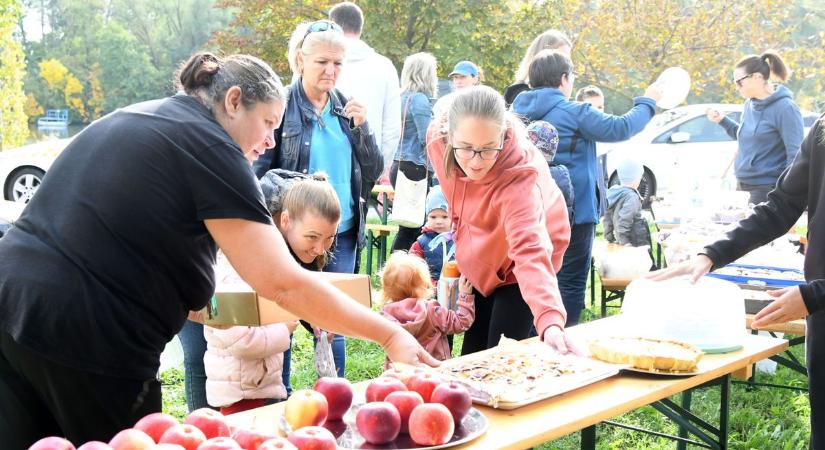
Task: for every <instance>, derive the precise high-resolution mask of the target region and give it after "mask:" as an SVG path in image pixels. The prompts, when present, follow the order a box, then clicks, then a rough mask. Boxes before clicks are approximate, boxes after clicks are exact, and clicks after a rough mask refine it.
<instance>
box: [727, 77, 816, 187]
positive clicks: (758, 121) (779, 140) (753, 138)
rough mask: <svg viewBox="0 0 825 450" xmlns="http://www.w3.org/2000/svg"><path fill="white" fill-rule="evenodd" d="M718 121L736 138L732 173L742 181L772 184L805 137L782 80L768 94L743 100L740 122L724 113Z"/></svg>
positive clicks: (791, 160) (797, 113)
mask: <svg viewBox="0 0 825 450" xmlns="http://www.w3.org/2000/svg"><path fill="white" fill-rule="evenodd" d="M719 125H722V127H724V128H725V131H727V133H728V135H730V137H732V138H733V139H738V140H739V152H738V153H737V154H736V162H735V163H734V174H735V175H736V179H737V180H738V181H740V182H742V183H745V184H755V185H771V186H773V185H775V184H776V180H777V179H779V175H780V174H782V171H783V170H785V168H786V167H788V166H789V165H790V164H791V162H793V159H794V157H795V156H796V154H797V153H798V152H799V146H800V145H801V144H802V138H804V137H805V136H804V126H803V123H802V113H800V112H799V106H797V105H796V103H794V101H793V94H792V93H791V91H790V90H789V89H788V88H786V87H785V86H783V85H781V84H780V85H777V87H776V91H774V93H773V94H771V95H770V96H769V97H768V98H764V99H761V100H760V99H756V98H752V99H748V100H747V101H745V110H744V112H743V113H742V123H736V122H734V121H733V120H731V119H729V118H727V117H725V118H724V119H722V121H721V122H719Z"/></svg>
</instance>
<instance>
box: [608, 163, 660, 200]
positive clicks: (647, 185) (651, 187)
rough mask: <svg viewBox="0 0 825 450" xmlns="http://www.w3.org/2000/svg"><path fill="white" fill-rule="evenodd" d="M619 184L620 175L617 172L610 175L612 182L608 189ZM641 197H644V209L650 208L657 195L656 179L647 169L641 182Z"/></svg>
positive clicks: (609, 182) (610, 181)
mask: <svg viewBox="0 0 825 450" xmlns="http://www.w3.org/2000/svg"><path fill="white" fill-rule="evenodd" d="M617 184H619V175H618V174H617V173H616V172H613V173H612V174H610V180H609V181H608V182H607V186H608V187H613V186H616V185H617ZM638 191H639V195H641V196H642V208H649V207H650V199H651V198H652V197H653V196H655V195H656V178H655V177H654V176H653V173H652V172H651V171H650V170H648V169H647V168H645V171H644V173H643V174H642V180H641V181H640V182H639V189H638Z"/></svg>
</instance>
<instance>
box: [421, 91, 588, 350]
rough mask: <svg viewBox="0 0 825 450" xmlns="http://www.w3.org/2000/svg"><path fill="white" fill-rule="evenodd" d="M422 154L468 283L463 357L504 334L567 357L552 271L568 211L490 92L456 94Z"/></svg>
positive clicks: (518, 127)
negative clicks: (470, 306) (470, 296)
mask: <svg viewBox="0 0 825 450" xmlns="http://www.w3.org/2000/svg"><path fill="white" fill-rule="evenodd" d="M427 152H428V154H429V157H430V161H432V164H433V168H434V169H435V172H436V175H437V176H438V179H439V181H440V183H441V186H442V188H443V190H444V195H445V196H446V197H447V202H448V203H449V205H450V215H451V218H452V220H453V223H454V224H455V229H456V231H455V236H454V239H455V247H456V259H457V260H458V265H459V267H460V268H461V272H462V274H463V275H464V276H465V277H466V278H467V279H468V280H469V281H470V282H471V283H472V285H473V287H474V293H475V306H476V318H475V321H474V322H473V324H472V326H471V327H470V329H469V330H467V331H466V332H465V334H464V346H463V347H462V349H461V353H462V354H465V355H466V354H468V353H473V352H477V351H480V350H484V349H487V348H490V347H493V346H495V345H496V344H498V341H499V338H500V336H501V335H502V334H503V335H505V336H507V337H509V338H513V339H524V338H526V337H528V332H529V330H530V325H531V324H534V325H535V327H536V330H537V331H538V333H539V336H541V337H542V339H543V340H544V342H546V343H547V344H549V345H551V346H553V347H555V348H556V349H558V350H560V351H562V352H565V353H566V352H567V351H568V350H573V348H571V346H570V345H569V342H568V341H567V340H566V339H565V337H564V332H563V330H564V322H565V316H566V313H565V311H564V306H563V305H562V302H561V295H560V294H559V289H558V284H557V281H556V272H558V269H559V268H560V267H561V261H562V255H563V254H564V251H565V249H566V248H567V243H568V241H569V238H570V224H569V222H568V219H567V207H566V206H565V204H564V198H563V197H562V194H561V191H559V188H558V187H557V186H556V184H555V183H553V181H552V180H551V178H550V171H548V170H547V162H546V161H545V160H544V158H543V157H542V156H541V154H540V153H539V152H538V150H536V148H535V147H534V146H533V145H532V144H531V143H530V142H529V141H528V140H527V137H526V132H525V130H524V126H523V125H522V124H521V122H520V121H519V119H518V118H516V117H514V116H512V115H511V114H508V113H507V111H506V108H505V106H504V98H503V97H502V96H501V95H500V94H499V93H498V92H496V91H495V90H494V89H492V88H490V87H486V86H475V87H471V88H467V89H463V90H461V91H458V92H457V93H456V94H455V98H454V99H453V101H452V102H451V103H450V106H449V108H448V110H447V112H446V113H445V114H444V115H443V116H441V117H440V118H439V119H438V120H437V121H436V122H433V124H432V125H431V126H430V129H429V130H428V133H427Z"/></svg>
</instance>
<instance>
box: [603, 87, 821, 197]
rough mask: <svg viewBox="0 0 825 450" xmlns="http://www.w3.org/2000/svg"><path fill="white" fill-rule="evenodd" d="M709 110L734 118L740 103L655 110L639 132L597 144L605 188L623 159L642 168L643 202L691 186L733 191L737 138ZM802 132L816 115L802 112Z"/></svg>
mask: <svg viewBox="0 0 825 450" xmlns="http://www.w3.org/2000/svg"><path fill="white" fill-rule="evenodd" d="M708 108H715V109H717V110H719V111H720V112H721V113H722V114H724V115H726V116H727V117H730V118H731V119H733V120H735V121H737V122H738V121H739V119H740V117H741V115H742V104H721V103H718V104H712V103H706V104H695V105H687V106H680V107H678V108H673V109H671V110H667V111H664V112H662V113H660V114H657V115H656V116H655V117H653V119H652V120H651V121H650V123H648V124H647V126H646V127H645V129H644V130H642V132H640V133H639V134H637V135H636V136H633V137H632V138H630V139H628V140H626V141H622V142H616V143H600V144H599V145H598V149H599V153H600V154H605V158H606V164H605V166H606V172H607V176H608V184H609V185H610V186H612V185H614V184H617V183H618V177H617V175H616V166H617V165H618V164H619V162H620V161H622V160H623V159H625V158H634V159H636V160H638V161H640V162H641V163H642V164H643V165H644V168H645V171H644V176H643V177H642V183H641V184H640V186H639V193H640V194H642V197H643V198H644V200H645V203H648V202H649V201H650V197H652V196H654V195H655V196H658V197H664V196H668V195H674V194H684V193H686V192H689V191H692V190H693V189H696V188H708V187H714V186H716V187H718V188H719V189H727V190H731V189H735V186H736V179H735V177H734V175H733V158H734V156H735V155H736V148H737V142H736V141H735V140H733V139H731V137H730V136H728V134H727V133H726V132H725V130H724V129H723V128H722V127H721V126H719V125H718V124H715V123H713V122H711V121H710V120H708V119H707V117H706V116H705V111H706V110H707V109H708ZM802 117H803V120H804V124H805V132H806V133H807V132H808V129H810V127H811V126H812V125H813V123H814V122H815V121H816V119H817V118H818V117H819V116H818V115H817V114H815V113H812V112H809V111H803V113H802Z"/></svg>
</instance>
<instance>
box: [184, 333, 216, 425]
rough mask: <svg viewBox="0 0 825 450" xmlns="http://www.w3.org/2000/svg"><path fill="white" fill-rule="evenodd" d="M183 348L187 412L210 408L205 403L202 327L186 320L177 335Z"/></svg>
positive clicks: (204, 345)
mask: <svg viewBox="0 0 825 450" xmlns="http://www.w3.org/2000/svg"><path fill="white" fill-rule="evenodd" d="M178 338H179V339H180V343H181V346H182V347H183V384H184V388H185V389H184V392H185V394H186V406H187V408H189V412H192V411H194V410H196V409H200V408H211V406H209V403H208V402H207V401H206V369H204V367H203V355H204V354H205V353H206V338H205V337H203V325H201V324H199V323H197V322H192V321H191V320H187V321H186V323H184V324H183V328H181V330H180V333H178Z"/></svg>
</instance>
